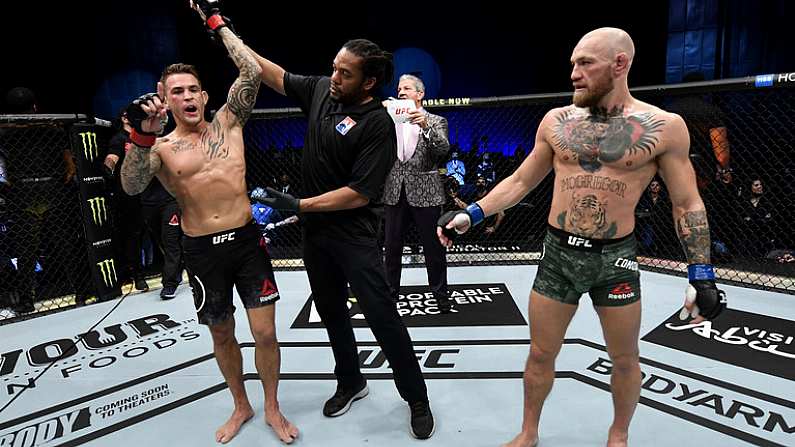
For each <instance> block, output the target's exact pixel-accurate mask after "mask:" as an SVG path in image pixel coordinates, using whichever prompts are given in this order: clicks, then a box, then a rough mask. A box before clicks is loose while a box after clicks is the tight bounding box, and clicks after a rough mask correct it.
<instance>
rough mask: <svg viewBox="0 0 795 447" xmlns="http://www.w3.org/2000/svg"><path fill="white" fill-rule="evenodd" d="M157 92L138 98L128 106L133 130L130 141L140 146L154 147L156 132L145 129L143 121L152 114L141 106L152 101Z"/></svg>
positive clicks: (128, 117) (128, 114)
mask: <svg viewBox="0 0 795 447" xmlns="http://www.w3.org/2000/svg"><path fill="white" fill-rule="evenodd" d="M155 96H157V93H147V94H145V95H141V96H139V97H138V98H136V99H135V100H134V101H133V102H131V103H130V105H129V106H127V120H128V121H130V126H132V128H133V131H132V132H130V141H132V142H133V143H135V145H136V146H140V147H152V146H153V145H154V144H155V139H156V138H157V137H156V132H147V131H145V130H144V129H143V122H144V121H146V120H148V119H150V118H151V116H150V115H149V114H148V113H146V112H145V111H144V109H143V108H141V106H142V105H144V104H146V103H148V102H149V101H151V100H152V99H153V98H154V97H155Z"/></svg>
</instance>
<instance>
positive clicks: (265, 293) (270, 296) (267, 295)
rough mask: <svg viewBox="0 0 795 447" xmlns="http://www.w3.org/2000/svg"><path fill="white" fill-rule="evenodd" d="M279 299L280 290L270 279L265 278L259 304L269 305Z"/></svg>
mask: <svg viewBox="0 0 795 447" xmlns="http://www.w3.org/2000/svg"><path fill="white" fill-rule="evenodd" d="M278 297H279V290H278V289H276V285H275V284H273V281H271V280H270V279H268V278H265V281H262V290H261V291H260V293H259V302H260V303H267V302H269V301H274V300H275V299H276V298H278Z"/></svg>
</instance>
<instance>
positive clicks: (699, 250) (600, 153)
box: [437, 28, 726, 447]
mask: <svg viewBox="0 0 795 447" xmlns="http://www.w3.org/2000/svg"><path fill="white" fill-rule="evenodd" d="M634 56H635V45H634V44H633V42H632V38H630V36H629V34H627V33H626V32H624V31H622V30H620V29H617V28H600V29H597V30H594V31H591V32H590V33H588V34H586V35H585V36H583V37H582V39H580V41H579V43H578V44H577V46H576V47H575V48H574V51H573V52H572V55H571V67H572V68H571V82H572V86H573V87H574V97H573V104H571V105H568V106H565V107H559V108H556V109H552V110H550V111H549V112H548V113H547V114H546V115H545V116H544V118H543V119H542V120H541V122H540V123H538V131H537V133H536V139H535V146H534V147H533V149H532V151H531V152H530V155H528V156H527V158H525V160H524V161H523V162H522V164H521V165H520V166H519V167H518V168H517V169H516V171H515V172H514V173H513V174H511V175H510V176H509V177H507V178H506V179H504V180H502V181H501V182H500V183H499V184H498V185H497V186H495V187H494V189H492V190H491V192H489V194H488V195H486V197H484V198H482V199H480V200H478V201H477V202H476V203H472V204H470V205H469V206H468V207H467V208H466V210H458V211H450V212H449V213H446V214H445V215H443V216H442V217H441V218H440V219H439V222H438V225H439V228H438V229H437V234H438V235H439V240H440V242H441V243H442V244H443V245H446V246H448V247H449V246H451V245H452V239H453V238H454V237H455V236H456V234H461V233H464V232H466V231H468V230H469V228H470V227H472V226H474V225H477V224H478V223H480V222H482V221H483V219H484V217H486V216H490V215H493V214H496V213H498V212H501V211H503V210H505V209H507V208H510V207H512V206H513V205H515V204H517V203H518V202H519V201H520V200H522V198H524V197H525V196H526V195H527V193H528V192H530V191H531V190H532V189H534V188H535V187H536V186H538V184H539V183H541V181H542V180H543V179H544V177H546V176H547V174H549V172H550V171H554V174H555V179H554V182H555V183H554V189H553V193H552V205H551V207H550V212H549V217H548V219H547V223H548V224H549V227H550V229H549V230H548V233H547V235H546V238H545V240H544V250H545V254H544V257H543V259H542V261H541V263H540V265H539V267H538V274H537V276H536V280H535V284H534V285H533V291H532V292H531V294H530V302H529V307H528V315H529V319H530V355H529V356H528V358H527V364H526V366H525V373H524V419H523V421H522V431H521V432H520V433H519V434H518V435H517V436H516V437H515V438H514V439H513V440H511V441H510V442H509V443H507V444H505V446H506V447H532V446H535V445H536V444H537V443H538V439H539V437H538V422H539V420H540V418H541V408H542V406H543V404H544V400H545V399H546V397H547V395H548V394H549V391H550V390H551V389H552V382H553V380H554V378H555V358H556V357H557V355H558V353H559V352H560V349H561V347H562V346H563V340H564V337H565V335H566V329H567V328H568V326H569V323H570V322H571V319H572V317H574V313H575V312H576V311H577V307H578V303H579V299H580V296H582V294H583V293H586V292H588V294H590V296H591V299H592V300H593V303H594V305H595V306H594V307H595V309H596V312H597V314H598V315H599V321H600V323H601V326H602V334H603V335H604V341H605V344H606V345H607V354H608V356H609V357H610V361H611V363H612V372H611V378H610V389H611V391H612V393H613V410H614V412H613V423H612V424H611V425H610V429H609V431H608V435H607V445H608V446H611V447H620V446H626V445H627V444H628V440H629V424H630V421H631V420H632V415H633V414H634V412H635V407H636V406H637V403H638V399H639V397H640V379H641V374H640V362H639V355H640V354H639V349H638V348H639V347H638V339H639V336H640V321H641V319H640V316H641V312H640V308H641V301H640V283H639V281H638V264H637V260H636V257H635V241H634V239H633V232H634V229H635V206H636V205H637V204H638V200H639V199H640V196H641V194H642V193H643V191H644V189H645V188H646V186H647V185H648V184H649V182H650V181H651V180H652V178H653V177H654V176H655V174H657V173H659V174H660V176H661V177H662V180H663V181H664V182H665V185H666V186H667V188H668V193H669V197H670V199H671V204H672V205H673V209H672V215H673V218H674V222H675V227H676V231H677V234H678V236H679V240H680V242H681V243H682V247H683V248H684V250H685V254H686V256H687V261H688V264H690V265H689V266H688V279H689V280H690V285H689V286H688V288H687V292H686V295H685V298H686V299H685V306H684V308H683V309H682V311H681V312H680V315H681V316H682V317H683V318H687V317H688V316H689V317H692V318H693V320H692V323H699V322H701V321H703V320H704V319H712V318H714V317H716V316H718V314H720V312H721V311H722V310H723V309H724V308H725V307H726V298H725V294H724V293H723V292H722V291H720V290H718V288H717V287H716V286H715V273H714V271H713V268H712V265H710V258H709V242H710V241H709V224H708V223H707V212H706V210H705V209H704V202H703V201H702V200H701V197H700V196H699V193H698V188H697V187H696V181H695V174H694V172H693V166H692V165H691V164H690V158H689V156H688V151H689V147H690V140H689V134H688V130H687V126H686V125H685V122H684V121H683V120H682V118H681V117H680V116H678V115H676V114H673V113H669V112H666V111H665V110H662V109H660V108H658V107H656V106H653V105H651V104H647V103H644V102H641V101H638V100H637V99H635V98H633V97H632V95H631V94H630V92H629V87H628V84H627V75H628V74H629V69H630V67H631V66H632V60H633V58H634ZM539 231H543V230H542V229H541V228H539ZM673 442H675V441H673V440H671V441H670V442H669V443H673Z"/></svg>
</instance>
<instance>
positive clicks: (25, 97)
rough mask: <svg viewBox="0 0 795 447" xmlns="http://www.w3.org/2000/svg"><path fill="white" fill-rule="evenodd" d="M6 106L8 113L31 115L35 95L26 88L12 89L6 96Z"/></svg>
mask: <svg viewBox="0 0 795 447" xmlns="http://www.w3.org/2000/svg"><path fill="white" fill-rule="evenodd" d="M6 105H8V111H9V113H33V112H35V111H36V110H35V106H36V95H35V94H33V90H31V89H29V88H27V87H14V88H12V89H11V90H9V91H8V93H7V94H6Z"/></svg>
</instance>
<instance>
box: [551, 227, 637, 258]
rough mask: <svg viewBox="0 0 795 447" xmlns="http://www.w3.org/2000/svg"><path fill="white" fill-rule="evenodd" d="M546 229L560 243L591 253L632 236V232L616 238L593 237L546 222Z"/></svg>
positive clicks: (598, 251)
mask: <svg viewBox="0 0 795 447" xmlns="http://www.w3.org/2000/svg"><path fill="white" fill-rule="evenodd" d="M547 230H548V231H549V233H550V234H552V235H553V236H555V237H556V238H558V240H559V241H560V245H562V246H564V247H569V248H571V249H574V250H579V251H588V252H592V253H601V252H602V249H604V248H607V247H609V246H611V245H613V244H617V243H619V242H624V241H626V240H627V239H629V238H631V237H634V236H635V235H634V234H633V233H629V234H627V235H626V236H623V237H620V238H617V239H593V238H588V237H585V236H580V235H578V234H573V233H569V232H568V231H564V230H561V229H560V228H556V227H553V226H552V225H549V224H547Z"/></svg>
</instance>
